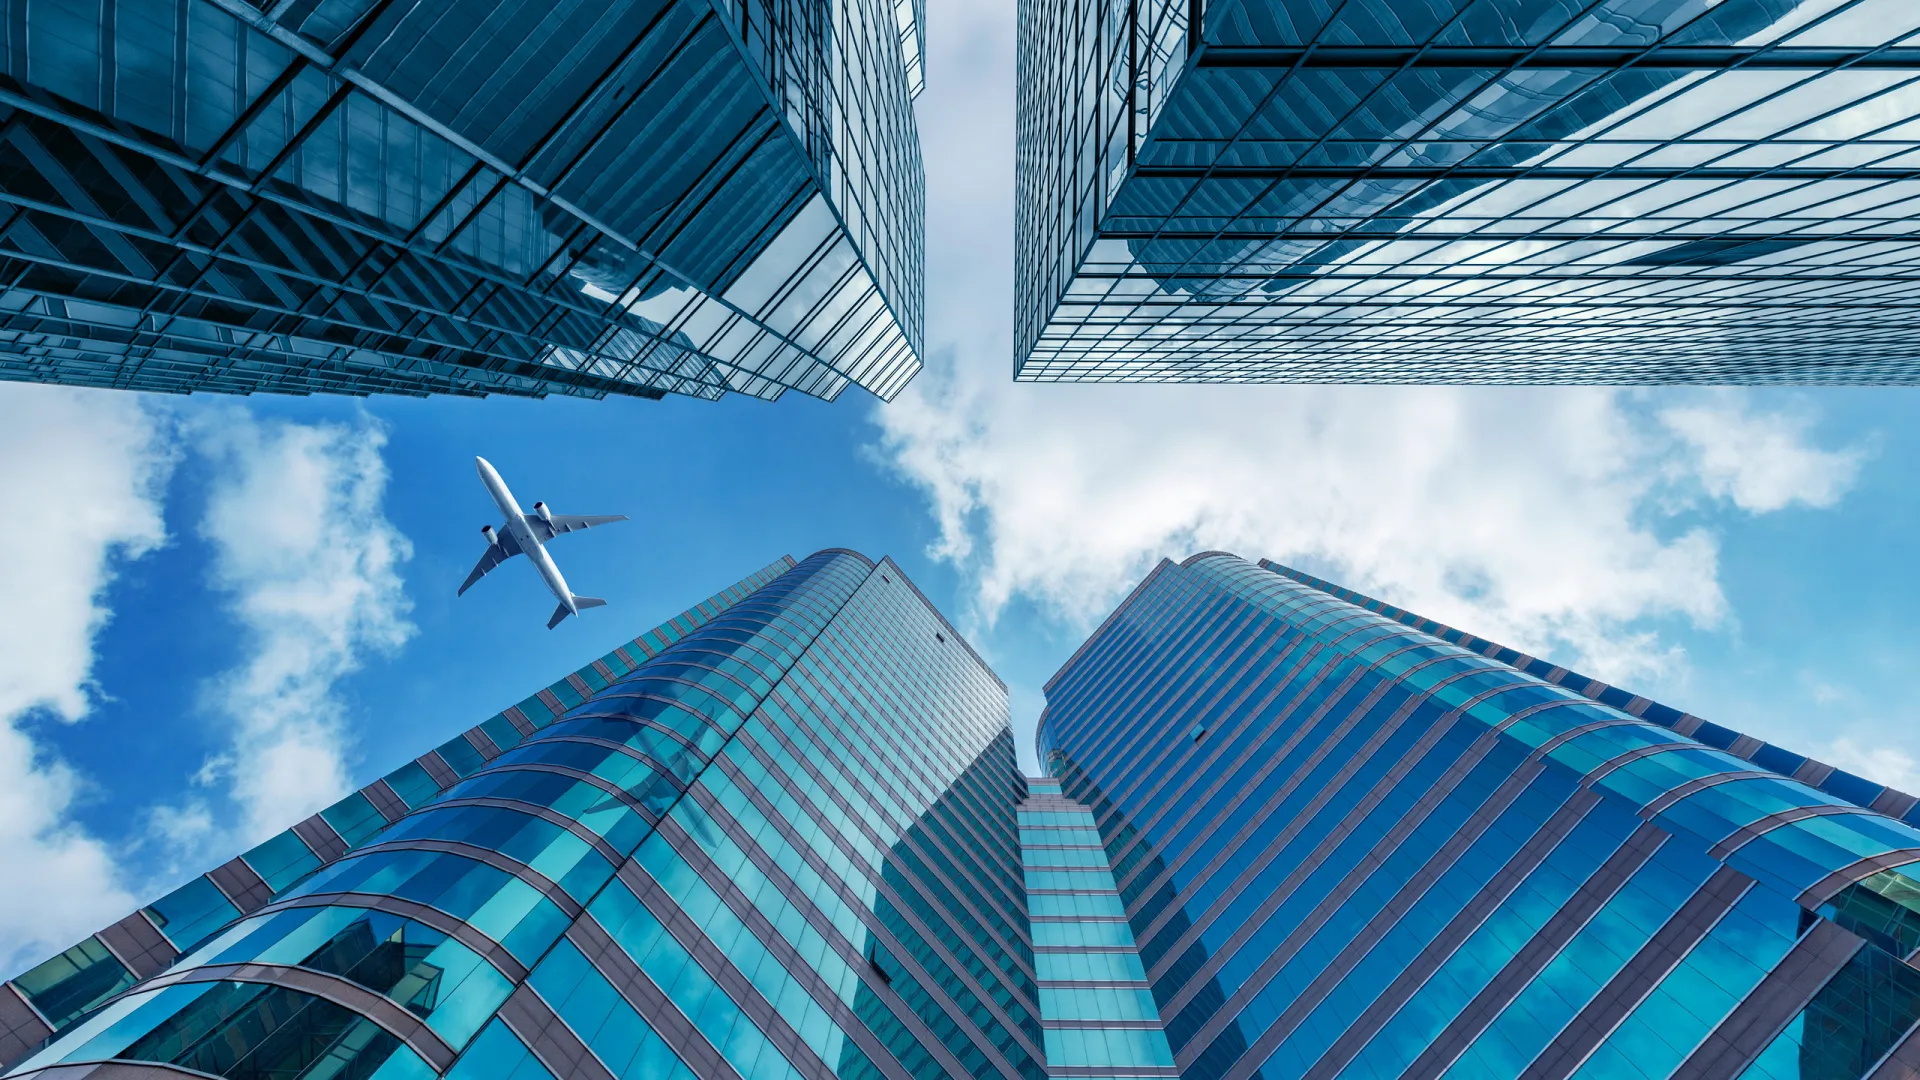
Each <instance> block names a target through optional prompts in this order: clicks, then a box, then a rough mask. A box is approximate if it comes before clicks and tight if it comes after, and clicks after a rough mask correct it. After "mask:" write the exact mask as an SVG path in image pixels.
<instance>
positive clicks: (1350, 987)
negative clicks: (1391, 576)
mask: <svg viewBox="0 0 1920 1080" xmlns="http://www.w3.org/2000/svg"><path fill="white" fill-rule="evenodd" d="M1730 2H1731V0H1730ZM1708 726H1709V725H1704V723H1703V722H1701V721H1700V720H1699V719H1698V718H1697V717H1689V716H1686V715H1685V714H1681V713H1678V712H1676V711H1674V710H1671V709H1666V708H1665V707H1663V706H1659V705H1657V704H1656V703H1652V702H1649V701H1647V700H1646V699H1644V698H1637V697H1632V696H1630V695H1625V694H1623V693H1622V692H1620V691H1618V690H1616V689H1614V688H1612V687H1608V686H1606V685H1604V684H1602V683H1598V682H1595V681H1593V680H1589V679H1586V678H1584V677H1582V676H1577V675H1573V674H1572V673H1570V672H1567V671H1565V669H1563V668H1558V667H1552V666H1550V665H1547V664H1545V663H1544V662H1541V661H1538V660H1535V659H1533V658H1530V657H1526V656H1524V655H1521V654H1518V653H1515V652H1514V651H1513V650H1511V649H1506V648H1503V647H1501V646H1497V645H1494V644H1493V643H1490V642H1485V641H1481V640H1480V639H1475V638H1470V637H1468V636H1467V635H1462V634H1460V633H1459V632H1458V631H1453V630H1451V629H1449V628H1445V627H1442V626H1439V625H1438V624H1434V623H1430V622H1428V621H1427V620H1424V619H1420V618H1419V617H1417V616H1413V615H1411V614H1409V613H1406V612H1404V611H1401V610H1399V609H1397V608H1390V607H1388V606H1387V605H1384V604H1381V603H1380V602H1378V601H1374V600H1371V599H1369V598H1366V597H1362V596H1359V595H1358V594H1354V593H1350V592H1347V591H1346V590H1341V589H1339V588H1338V587H1336V586H1333V585H1331V584H1330V583H1325V582H1320V581H1319V579H1315V578H1312V577H1310V576H1309V575H1305V574H1301V573H1299V572H1298V571H1293V570H1290V569H1288V568H1285V567H1280V566H1277V565H1276V564H1271V563H1264V564H1260V565H1255V564H1252V563H1248V562H1245V561H1242V560H1241V559H1239V558H1236V557H1234V556H1232V555H1227V554H1223V553H1219V552H1208V553H1204V554H1202V555H1197V556H1194V557H1193V558H1191V559H1188V560H1187V561H1186V562H1184V563H1182V564H1179V565H1175V564H1172V563H1162V564H1161V566H1159V567H1158V568H1156V570H1155V571H1154V572H1153V574H1152V575H1151V576H1150V577H1149V578H1148V579H1147V581H1146V582H1144V583H1143V584H1142V585H1141V586H1140V587H1139V588H1138V589H1136V590H1135V592H1134V593H1133V595H1132V596H1130V597H1129V598H1128V599H1127V601H1126V602H1125V603H1124V604H1123V605H1122V606H1121V607H1120V608H1119V609H1118V610H1117V611H1116V612H1115V613H1114V614H1113V615H1112V616H1111V617H1110V618H1109V619H1108V620H1107V622H1106V624H1105V625H1103V626H1102V627H1101V628H1100V629H1099V631H1098V632H1096V633H1095V634H1094V636H1093V637H1092V638H1091V639H1090V640H1089V641H1088V642H1087V643H1086V644H1085V645H1084V646H1082V648H1081V650H1080V651H1079V652H1078V653H1077V654H1076V655H1075V656H1074V657H1073V659H1072V660H1071V661H1069V663H1068V664H1067V665H1066V666H1065V667H1064V668H1063V669H1062V670H1061V671H1060V673H1059V674H1057V675H1056V676H1055V677H1054V679H1053V680H1052V681H1051V682H1050V683H1049V684H1048V686H1047V707H1046V711H1045V713H1044V714H1043V716H1042V719H1041V723H1040V729H1039V735H1038V749H1039V752H1040V754H1041V757H1042V760H1043V761H1044V762H1046V763H1047V765H1048V766H1049V768H1050V770H1051V771H1052V773H1053V774H1054V775H1055V776H1056V777H1058V779H1059V782H1060V785H1061V790H1062V791H1063V797H1064V798H1066V799H1071V800H1074V801H1075V802H1077V803H1079V804H1084V805H1085V806H1086V807H1087V808H1088V809H1089V810H1090V811H1091V816H1092V819H1093V822H1094V828H1093V830H1092V831H1090V832H1089V831H1086V830H1085V829H1084V827H1081V828H1079V829H1077V830H1076V834H1077V835H1079V836H1080V837H1081V839H1082V841H1083V842H1086V843H1092V842H1095V841H1097V842H1098V843H1100V844H1101V845H1102V846H1103V855H1102V857H1101V859H1100V861H1101V862H1102V863H1103V864H1104V866H1105V867H1109V868H1111V876H1112V880H1113V882H1114V883H1115V885H1116V887H1117V890H1118V897H1117V899H1116V900H1115V901H1111V902H1110V903H1112V904H1113V907H1112V908H1111V909H1110V910H1112V911H1113V912H1115V913H1124V916H1125V918H1126V920H1127V924H1128V930H1129V931H1130V940H1131V941H1133V942H1137V943H1138V958H1139V963H1140V965H1141V975H1142V977H1143V978H1144V980H1145V985H1146V986H1147V987H1148V988H1149V990H1150V993H1151V995H1152V999H1153V1015H1155V1016H1156V1017H1157V1018H1158V1019H1159V1020H1160V1021H1161V1022H1162V1023H1163V1025H1164V1031H1165V1037H1166V1040H1167V1045H1168V1048H1169V1049H1170V1051H1171V1054H1172V1060H1173V1063H1174V1065H1175V1067H1176V1068H1177V1069H1178V1072H1179V1075H1180V1076H1181V1077H1183V1078H1184V1080H1254V1078H1260V1080H1283V1078H1308V1077H1310V1078H1315V1080H1334V1078H1342V1080H1360V1078H1374V1077H1408V1078H1411V1077H1426V1078H1437V1077H1447V1078H1449V1080H1467V1078H1482V1077H1488V1078H1493V1077H1499V1078H1516V1077H1526V1078H1529V1080H1565V1078H1569V1077H1576V1076H1577V1077H1580V1078H1581V1080H1599V1078H1608V1080H1612V1078H1627V1080H1659V1078H1665V1077H1675V1078H1680V1077H1687V1078H1704V1077H1724V1078H1727V1080H1733V1078H1742V1080H1816V1078H1818V1080H1860V1078H1863V1077H1868V1076H1873V1077H1876V1078H1883V1077H1894V1076H1899V1077H1910V1076H1914V1075H1920V1036H1916V1035H1915V1034H1914V1032H1915V1030H1916V1021H1920V971H1916V970H1915V968H1914V966H1913V963H1912V962H1913V961H1914V960H1915V959H1916V957H1915V952H1916V949H1920V932H1916V931H1920V830H1916V829H1915V828H1914V827H1913V826H1911V825H1909V824H1907V823H1905V822H1903V821H1900V820H1898V819H1897V818H1896V817H1894V816H1892V813H1891V812H1892V811H1901V812H1905V811H1909V810H1911V806H1912V799H1911V798H1910V797H1907V796H1904V795H1901V794H1900V793H1897V792H1890V791H1887V790H1885V789H1877V788H1875V789H1873V790H1863V789H1861V788H1859V787H1853V786H1851V785H1848V784H1846V783H1844V782H1843V783H1841V784H1839V785H1838V787H1839V788H1841V789H1849V790H1850V791H1851V794H1850V795H1843V794H1840V793H1838V791H1836V790H1833V789H1829V788H1825V787H1823V786H1822V784H1823V783H1824V782H1825V781H1826V780H1828V779H1830V778H1831V776H1832V775H1833V773H1834V770H1831V769H1829V768H1827V767H1825V766H1820V765H1819V764H1818V763H1815V762H1809V761H1807V760H1806V759H1796V760H1797V762H1798V763H1797V764H1795V763H1793V762H1785V761H1781V762H1777V764H1780V765H1787V766H1790V767H1788V768H1785V769H1779V768H1775V767H1773V766H1770V765H1768V764H1767V763H1766V762H1764V761H1762V760H1760V758H1761V756H1763V755H1762V754H1761V750H1760V748H1764V747H1765V745H1766V744H1764V743H1760V742H1759V740H1755V739H1751V738H1748V737H1745V736H1739V735H1734V734H1732V733H1729V735H1730V736H1731V737H1730V738H1729V739H1727V740H1725V741H1724V742H1723V743H1722V741H1721V740H1719V739H1717V738H1711V739H1709V740H1703V739H1702V738H1700V737H1699V736H1700V735H1701V734H1702V731H1703V730H1704V728H1706V727H1708ZM1716 730H1724V729H1716ZM1689 733H1690V734H1689ZM1709 734H1710V733H1709ZM1716 743H1721V745H1724V746H1728V747H1732V748H1733V749H1731V750H1730V749H1724V748H1721V747H1720V746H1716V745H1715V744H1716ZM1736 751H1737V752H1736ZM1781 753H1784V752H1781ZM1790 774H1791V775H1790ZM1795 776H1798V777H1800V778H1799V779H1795V778H1794V777H1795ZM1855 779H1857V778H1855ZM1861 783H1862V784H1864V781H1862V782H1861ZM1867 787H1868V788H1872V785H1867ZM1872 806H1879V807H1880V810H1881V811H1889V812H1880V811H1877V810H1875V809H1873V808H1871V807H1872ZM1025 827H1027V826H1026V825H1025V824H1024V822H1023V828H1025ZM1032 842H1033V841H1032V840H1031V839H1029V840H1028V843H1030V844H1031V843H1032ZM1032 851H1033V849H1032V848H1029V853H1030V854H1029V865H1030V866H1031V865H1032V864H1033V857H1032ZM1033 872H1034V871H1033V870H1031V869H1030V870H1029V873H1030V874H1031V873H1033ZM1037 911H1038V908H1037V907H1036V913H1037ZM1037 925H1038V924H1037V923H1036V935H1035V944H1036V947H1037V946H1038V945H1039V941H1040V938H1039V934H1038V930H1037ZM1043 985H1044V984H1043Z"/></svg>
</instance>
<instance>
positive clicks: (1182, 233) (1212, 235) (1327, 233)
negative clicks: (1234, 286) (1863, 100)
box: [1100, 228, 1920, 244]
mask: <svg viewBox="0 0 1920 1080" xmlns="http://www.w3.org/2000/svg"><path fill="white" fill-rule="evenodd" d="M1100 239H1102V240H1202V241H1213V240H1308V241H1314V242H1317V243H1329V244H1330V243H1334V242H1335V241H1339V240H1365V241H1375V240H1417V241H1420V242H1421V243H1429V244H1451V243H1455V242H1458V241H1482V242H1499V243H1505V242H1508V241H1525V242H1531V241H1549V242H1564V243H1580V242H1585V241H1591V240H1607V241H1617V242H1620V243H1645V242H1650V241H1655V242H1660V243H1694V242H1697V241H1701V240H1725V241H1729V242H1738V243H1758V242H1761V241H1765V240H1793V241H1796V242H1803V243H1809V244H1813V243H1852V244H1879V243H1897V244H1911V243H1916V242H1920V228H1917V229H1915V230H1914V231H1912V232H1901V233H1889V232H1863V233H1774V232H1706V233H1703V232H1679V233H1628V232H1606V231H1592V232H1590V231H1584V230H1582V231H1576V232H1565V231H1555V230H1552V229H1543V230H1541V231H1538V232H1529V231H1525V230H1513V229H1499V230H1474V231H1471V232H1437V231H1435V232H1424V231H1417V230H1411V229H1405V230H1397V229H1337V228H1336V229H1291V230H1284V229H1283V230H1267V231H1260V230H1241V229H1162V230H1160V231H1157V232H1153V231H1147V230H1141V229H1102V230H1101V231H1100Z"/></svg>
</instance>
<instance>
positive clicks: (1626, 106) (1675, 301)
mask: <svg viewBox="0 0 1920 1080" xmlns="http://www.w3.org/2000/svg"><path fill="white" fill-rule="evenodd" d="M1916 35H1920V8H1916V7H1915V6H1914V5H1913V4H1911V3H1909V2H1908V0H1443V2H1437V3H1402V2H1396V0H1352V2H1349V3H1325V2H1321V0H1139V2H1137V3H1134V2H1121V0H1023V2H1022V3H1021V8H1020V58H1021V59H1020V76H1019V77H1020V87H1019V94H1020V107H1019V124H1020V127H1019V151H1018V158H1017V161H1018V164H1017V182H1018V185H1019V193H1018V197H1017V202H1016V206H1017V215H1018V217H1017V226H1016V233H1017V242H1016V251H1017V252H1018V255H1017V259H1018V269H1017V286H1016V288H1017V299H1016V309H1017V310H1016V331H1015V338H1016V341H1015V359H1014V370H1015V374H1016V377H1017V378H1021V379H1032V380H1042V381H1056V380H1058V381H1082V380H1084V381H1122V382H1124V381H1206V382H1414V383H1418V382H1463V381H1465V382H1507V383H1580V384H1593V383H1629V384H1630V383H1668V382H1702V383H1774V382H1787V383H1910V382H1913V381H1915V380H1916V379H1917V378H1920V359H1917V358H1916V354H1915V353H1914V351H1913V350H1912V349H1911V348H1910V347H1909V345H1908V342H1907V339H1908V337H1909V336H1910V335H1911V333H1912V331H1913V329H1914V326H1915V321H1916V310H1917V309H1920V279H1916V267H1915V258H1916V251H1917V250H1920V248H1917V247H1916V244H1915V236H1916V229H1915V222H1916V214H1915V206H1916V205H1920V204H1917V203H1916V201H1915V200H1916V199H1920V171H1916V168H1915V165H1916V160H1917V159H1916V157H1915V154H1916V151H1920V141H1916V138H1917V136H1920V129H1916V128H1915V127H1914V121H1913V117H1914V116H1915V114H1916V111H1920V108H1917V106H1920V82H1916V80H1917V79H1920V37H1916Z"/></svg>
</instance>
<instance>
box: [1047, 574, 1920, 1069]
mask: <svg viewBox="0 0 1920 1080" xmlns="http://www.w3.org/2000/svg"><path fill="white" fill-rule="evenodd" d="M1038 741H1039V749H1040V752H1041V754H1042V756H1043V760H1045V761H1046V762H1047V763H1048V765H1049V767H1050V770H1051V771H1052V773H1053V774H1054V775H1055V776H1057V777H1058V778H1059V779H1060V782H1061V787H1062V790H1063V792H1064V795H1065V797H1067V798H1071V799H1074V800H1076V801H1078V802H1080V803H1083V804H1085V805H1086V806H1087V807H1089V808H1090V809H1091V810H1092V811H1093V817H1094V819H1095V822H1096V823H1097V829H1098V834H1099V836H1100V838H1101V842H1102V843H1103V844H1104V846H1105V850H1106V854H1107V862H1108V865H1109V866H1111V868H1112V870H1113V877H1114V880H1115V882H1116V884H1117V886H1118V890H1119V898H1120V902H1121V904H1122V905H1124V907H1125V910H1126V913H1127V917H1128V920H1129V923H1130V926H1131V929H1132V934H1133V938H1134V940H1135V941H1136V942H1137V943H1138V948H1139V957H1140V962H1141V964H1142V966H1143V968H1144V977H1145V979H1146V981H1147V983H1148V985H1150V987H1151V990H1152V994H1153V997H1154V1002H1155V1005H1156V1007H1157V1010H1158V1015H1159V1017H1160V1018H1161V1019H1162V1021H1163V1022H1164V1030H1165V1033H1166V1038H1167V1042H1168V1045H1169V1047H1170V1049H1171V1051H1172V1054H1173V1060H1174V1063H1175V1065H1176V1066H1177V1067H1178V1069H1179V1075H1180V1076H1181V1077H1183V1078H1185V1080H1252V1078H1255V1077H1258V1078H1261V1080H1289V1078H1309V1077H1310V1078H1314V1080H1333V1078H1336V1077H1338V1078H1343V1080H1358V1078H1373V1077H1404V1078H1413V1077H1422V1078H1438V1077H1447V1078H1449V1080H1466V1078H1480V1077H1506V1078H1514V1077H1525V1078H1527V1080H1565V1078H1569V1077H1578V1078H1580V1080H1600V1078H1609V1080H1611V1078H1627V1080H1642V1078H1644V1080H1659V1078H1665V1077H1674V1078H1682V1077H1684V1078H1706V1077H1716V1078H1725V1080H1735V1078H1738V1080H1839V1078H1846V1080H1858V1078H1861V1077H1866V1076H1869V1075H1871V1076H1873V1077H1875V1078H1878V1080H1884V1078H1887V1077H1896V1076H1897V1077H1912V1076H1915V1075H1920V1036H1916V1035H1914V1034H1913V1032H1914V1030H1915V1021H1916V1019H1920V971H1916V970H1915V969H1914V967H1913V966H1912V965H1911V963H1910V961H1912V960H1914V959H1915V956H1914V954H1915V950H1916V947H1920V830H1916V829H1915V828H1914V827H1913V825H1911V824H1909V823H1908V822H1907V821H1903V820H1900V819H1899V816H1898V815H1906V816H1907V817H1908V818H1915V819H1920V813H1916V811H1915V801H1914V799H1913V798H1912V797H1910V796H1907V795H1903V794H1901V793H1898V792H1893V791H1890V790H1887V789H1884V788H1882V787H1880V786H1879V785H1876V784H1872V783H1869V782H1867V781H1865V780H1863V779H1861V778H1859V777H1855V776H1851V775H1849V774H1846V773H1844V772H1840V771H1837V770H1834V769H1832V768H1831V767H1828V766H1825V765H1821V764H1819V763H1816V762H1811V761H1808V760H1807V759H1805V758H1802V757H1798V756H1796V755H1793V754H1790V753H1788V752H1786V751H1784V750H1781V749H1779V748H1777V747H1772V746H1769V745H1767V744H1765V743H1762V742H1760V741H1759V740H1757V739H1754V738H1751V737H1748V736H1740V735H1737V734H1736V733H1734V732H1732V731H1729V730H1726V729H1723V728H1718V727H1716V726H1714V725H1711V724H1706V723H1704V722H1703V721H1701V720H1700V719H1699V718H1698V717H1693V716H1688V715H1685V714H1682V713H1679V712H1677V711H1675V710H1673V709H1670V708H1667V707H1665V706H1661V705H1658V704H1657V703H1654V702H1651V701H1648V700H1647V699H1645V698H1641V697H1635V696H1633V695H1630V694H1628V693H1626V692H1624V691H1621V690H1618V689H1616V688H1614V687H1610V686H1607V685H1605V684H1603V683H1600V682H1597V681H1595V680H1592V679H1588V678H1586V677H1585V676H1582V675H1578V674H1575V673H1573V672H1570V671H1567V670H1566V669H1564V668H1561V667H1558V666H1555V665H1552V664H1550V663H1548V662H1546V661H1543V660H1539V659H1536V658H1532V657H1528V656H1525V655H1522V654H1520V653H1517V652H1515V651H1514V650H1512V649H1509V648H1505V647H1502V646H1499V645H1496V644H1494V643H1491V642H1487V641H1483V640H1481V639H1479V638H1474V637H1472V636H1470V635H1466V634H1463V633H1460V632H1459V631H1456V630H1452V629H1451V628H1448V627H1444V626H1441V625H1439V624H1436V623H1433V622H1430V621H1428V620H1425V619H1422V618H1420V617H1418V616H1415V615H1412V614H1411V613H1408V612H1405V611H1401V610H1400V609H1397V608H1392V607H1390V606H1388V605H1385V604H1382V603H1380V602H1379V601H1376V600H1371V599H1369V598H1367V597H1364V596H1360V595H1358V594H1355V593H1351V592H1348V591H1346V590H1343V589H1340V588H1338V587H1337V586H1334V585H1331V584H1330V583H1327V582H1324V581H1320V580H1319V579H1316V578H1312V577H1310V576H1308V575H1305V574H1302V573H1299V572H1298V571H1294V570H1290V569H1288V568H1286V567H1282V566H1278V565H1275V564H1271V563H1261V564H1259V565H1255V564H1252V563H1248V562H1245V561H1242V560H1241V559H1239V558H1236V557H1234V556H1232V555H1226V554H1222V553H1218V552H1209V553H1204V554H1201V555H1197V556H1194V557H1193V558H1191V559H1188V560H1187V561H1186V562H1184V563H1181V564H1179V565H1174V564H1172V563H1162V564H1161V566H1160V567H1158V568H1157V569H1156V570H1155V571H1154V572H1153V574H1152V575H1151V576H1150V577H1149V578H1148V579H1147V581H1146V582H1144V583H1143V584H1142V585H1141V586H1140V587H1139V588H1138V589H1136V590H1135V592H1134V593H1133V594H1132V595H1131V596H1130V597H1129V598H1128V599H1127V601H1126V603H1125V604H1124V605H1122V606H1121V607H1120V608H1119V609H1118V610H1117V611H1116V612H1115V613H1114V614H1113V615H1112V616H1111V617H1110V618H1109V619H1108V621H1107V623H1106V624H1105V625H1104V626H1102V627H1101V628H1100V630H1099V631H1098V632H1097V633H1096V634H1095V635H1094V636H1093V638H1092V639H1091V640H1090V641H1088V642H1087V643H1086V645H1085V646H1083V647H1082V649H1081V650H1080V652H1079V653H1078V654H1077V655H1076V656H1075V657H1074V658H1073V659H1072V661H1070V662H1069V663H1068V664H1067V666H1066V667H1065V668H1064V669H1062V671H1061V672H1060V673H1059V674H1058V675H1056V676H1055V677H1054V679H1053V680H1052V682H1050V683H1049V684H1048V686H1047V708H1046V712H1045V715H1044V716H1043V718H1042V720H1041V725H1040V731H1039V740H1038Z"/></svg>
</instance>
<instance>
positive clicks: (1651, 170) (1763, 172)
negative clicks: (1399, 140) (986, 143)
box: [1133, 165, 1920, 182]
mask: <svg viewBox="0 0 1920 1080" xmlns="http://www.w3.org/2000/svg"><path fill="white" fill-rule="evenodd" d="M1133 175H1134V176H1136V177H1141V178H1146V179H1155V180H1162V179H1164V180H1207V179H1215V180H1387V181H1392V180H1800V181H1815V180H1873V181H1880V182H1889V181H1896V180H1920V169H1906V168H1879V167H1874V166H1863V167H1860V168H1809V167H1803V166H1792V165H1777V166H1775V165H1763V166H1756V167H1745V166H1724V165H1674V166H1663V165H1600V166H1581V165H1141V166H1137V167H1136V168H1135V169H1134V172H1133Z"/></svg>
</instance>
